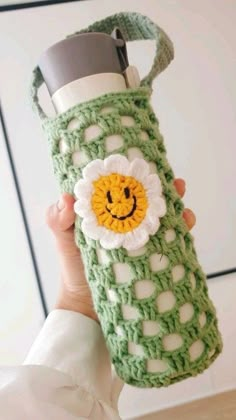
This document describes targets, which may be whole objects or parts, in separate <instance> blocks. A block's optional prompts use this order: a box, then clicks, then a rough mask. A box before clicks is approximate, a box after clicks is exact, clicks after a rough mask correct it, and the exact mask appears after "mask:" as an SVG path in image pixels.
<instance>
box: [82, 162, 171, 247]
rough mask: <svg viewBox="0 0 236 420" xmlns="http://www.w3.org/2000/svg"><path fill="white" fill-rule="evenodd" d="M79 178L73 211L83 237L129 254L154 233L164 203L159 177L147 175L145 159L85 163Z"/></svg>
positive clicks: (162, 212) (161, 214) (164, 207)
mask: <svg viewBox="0 0 236 420" xmlns="http://www.w3.org/2000/svg"><path fill="white" fill-rule="evenodd" d="M82 175H83V177H82V178H81V179H80V180H79V181H78V182H77V183H76V184H75V187H74V193H75V196H76V197H77V199H78V200H77V201H76V202H75V203H74V210H75V212H76V213H77V214H78V215H79V216H80V217H81V218H83V220H82V223H81V229H82V231H83V233H84V234H85V235H87V236H88V237H89V238H91V239H94V240H99V241H100V244H101V246H102V247H103V248H106V249H113V248H119V247H121V246H123V247H124V248H126V249H127V250H129V251H131V250H135V249H138V248H140V247H142V246H143V245H144V244H145V243H146V242H147V241H148V239H149V235H154V234H155V233H156V232H157V230H158V228H159V226H160V220H159V219H160V217H163V216H164V215H165V214H166V202H165V199H164V198H163V196H162V185H161V181H160V178H159V176H158V175H157V174H150V173H149V166H148V164H147V162H146V161H145V160H144V159H140V158H136V159H134V160H133V161H132V162H130V161H129V160H128V159H127V158H126V157H125V156H123V155H120V154H114V155H110V156H109V157H107V158H106V159H104V160H101V159H95V160H93V161H92V162H90V163H88V164H87V165H86V166H85V167H84V168H83V170H82Z"/></svg>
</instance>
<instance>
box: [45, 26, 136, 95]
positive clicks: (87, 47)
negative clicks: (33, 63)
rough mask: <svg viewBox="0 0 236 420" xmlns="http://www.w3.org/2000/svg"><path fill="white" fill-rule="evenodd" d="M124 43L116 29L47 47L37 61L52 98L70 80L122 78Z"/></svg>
mask: <svg viewBox="0 0 236 420" xmlns="http://www.w3.org/2000/svg"><path fill="white" fill-rule="evenodd" d="M128 65H129V63H128V57H127V50H126V44H125V40H124V38H123V36H122V33H121V31H120V30H119V28H118V27H115V28H114V30H113V31H112V34H111V35H109V34H106V33H101V32H88V33H87V32H86V33H82V34H78V35H74V36H72V37H69V38H66V39H64V40H62V41H60V42H57V43H56V44H54V45H52V46H51V47H49V48H48V49H47V50H46V51H44V52H43V53H42V54H41V56H40V59H39V68H40V70H41V73H42V75H43V78H44V80H45V83H46V85H47V88H48V90H49V93H50V95H51V96H52V95H53V94H54V93H55V92H56V91H57V90H58V89H60V88H61V87H63V86H65V85H66V84H67V83H70V82H72V81H74V80H77V79H80V78H82V77H86V76H89V75H91V74H97V73H118V74H122V73H123V71H124V70H125V69H126V68H127V67H128Z"/></svg>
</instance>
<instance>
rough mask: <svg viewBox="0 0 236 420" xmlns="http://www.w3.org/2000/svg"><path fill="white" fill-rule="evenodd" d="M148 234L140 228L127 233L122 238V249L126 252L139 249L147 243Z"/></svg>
mask: <svg viewBox="0 0 236 420" xmlns="http://www.w3.org/2000/svg"><path fill="white" fill-rule="evenodd" d="M148 237H149V235H148V232H147V230H146V229H145V227H144V228H143V227H142V226H139V227H138V228H136V229H134V230H133V231H131V232H128V233H126V234H125V236H124V240H123V247H124V248H126V249H127V250H128V251H134V250H136V249H138V248H141V247H142V246H143V245H144V244H145V243H146V242H147V241H148Z"/></svg>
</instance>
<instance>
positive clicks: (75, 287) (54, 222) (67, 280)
mask: <svg viewBox="0 0 236 420" xmlns="http://www.w3.org/2000/svg"><path fill="white" fill-rule="evenodd" d="M174 186H175V188H176V190H177V192H178V194H179V195H180V197H183V196H184V193H185V181H184V180H183V179H181V178H178V179H175V180H174ZM74 202H75V198H74V197H73V196H72V195H70V194H68V193H64V194H62V196H61V198H60V200H59V202H58V203H57V204H53V205H51V206H50V207H49V208H48V210H47V213H46V222H47V224H48V226H49V228H50V229H51V230H52V232H53V234H54V236H55V239H56V246H57V249H58V253H59V260H60V265H61V280H62V282H61V291H60V293H59V296H58V299H57V303H56V308H57V309H68V310H71V311H76V312H81V313H83V314H84V315H86V316H89V317H91V318H93V319H94V320H96V321H98V317H97V315H96V313H95V310H94V307H93V301H92V296H91V292H90V288H89V286H88V283H87V280H86V277H85V273H84V266H83V262H82V258H81V255H80V250H79V248H78V247H77V246H76V244H75V240H74V222H75V217H76V214H75V212H74ZM62 206H63V207H62ZM58 207H59V208H61V210H60V209H59V208H58ZM183 218H184V220H185V222H186V224H187V226H188V228H189V229H192V228H193V226H194V225H195V223H196V218H195V215H194V213H193V212H192V211H191V210H190V209H187V208H185V209H184V211H183ZM98 322H99V321H98Z"/></svg>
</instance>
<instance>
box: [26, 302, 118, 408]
mask: <svg viewBox="0 0 236 420" xmlns="http://www.w3.org/2000/svg"><path fill="white" fill-rule="evenodd" d="M23 364H24V365H29V364H36V365H44V366H48V367H52V368H55V369H58V370H60V371H62V372H64V373H67V374H69V375H70V376H71V377H72V378H73V380H74V381H75V382H76V383H77V385H80V386H82V387H83V388H85V389H86V390H87V391H88V392H89V393H91V394H92V395H94V396H95V397H96V398H98V399H99V400H103V401H106V402H107V403H108V404H110V402H111V399H112V396H111V391H112V373H111V362H110V357H109V353H108V350H107V348H106V345H105V341H104V338H103V334H102V330H101V327H100V326H99V324H98V323H97V322H96V321H94V320H92V319H91V318H88V317H87V316H85V315H83V314H80V313H78V312H72V311H68V310H63V309H55V310H53V311H52V312H50V314H49V315H48V317H47V319H46V321H45V323H44V325H43V328H42V330H41V331H40V333H39V335H38V337H37V338H36V340H35V342H34V343H33V345H32V347H31V349H30V351H29V354H28V356H27V357H26V359H25V361H24V363H23Z"/></svg>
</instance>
